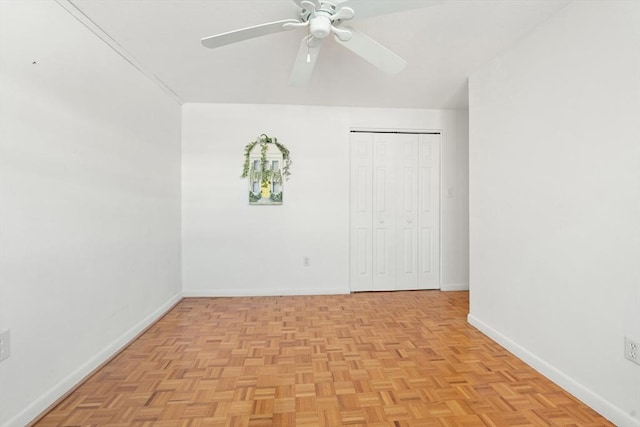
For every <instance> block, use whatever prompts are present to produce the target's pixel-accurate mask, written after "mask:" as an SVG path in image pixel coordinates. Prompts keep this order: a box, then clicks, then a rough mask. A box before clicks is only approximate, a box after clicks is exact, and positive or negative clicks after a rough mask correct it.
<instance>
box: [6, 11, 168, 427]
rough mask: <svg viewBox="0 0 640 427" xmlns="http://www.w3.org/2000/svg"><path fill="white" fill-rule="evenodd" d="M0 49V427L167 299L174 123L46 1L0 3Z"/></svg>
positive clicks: (46, 398) (28, 410)
mask: <svg viewBox="0 0 640 427" xmlns="http://www.w3.org/2000/svg"><path fill="white" fill-rule="evenodd" d="M0 52H1V53H0V60H1V74H0V79H1V80H0V116H1V120H0V144H1V157H0V166H1V168H0V169H1V199H0V220H1V221H0V234H1V235H2V240H1V247H0V264H1V268H0V329H1V330H5V329H10V331H11V356H10V357H9V359H7V360H5V361H3V362H2V363H0V424H1V425H7V426H10V425H11V426H13V425H15V426H22V425H25V424H26V423H27V422H28V421H29V420H30V419H31V418H32V417H34V416H36V415H37V414H38V413H39V412H40V411H42V410H43V409H45V408H46V407H47V406H48V405H49V404H51V403H52V402H53V401H54V400H55V399H56V398H58V397H59V396H60V395H61V394H62V393H64V392H65V391H67V390H68V389H69V388H70V387H71V386H73V385H74V384H75V382H77V381H78V380H80V379H81V378H82V377H83V376H84V375H86V374H87V373H88V372H90V370H91V369H92V368H94V367H95V366H97V364H99V363H100V362H102V361H103V360H104V359H105V358H106V357H108V356H109V355H110V354H111V353H112V352H113V351H115V350H117V349H119V348H120V346H122V345H123V344H125V343H126V341H127V339H129V338H131V337H132V336H134V335H135V333H136V332H137V331H139V330H140V329H141V328H143V327H144V326H145V325H146V324H147V323H148V322H149V321H151V320H153V319H155V317H156V316H157V315H158V314H159V313H161V312H162V311H163V310H164V309H166V308H167V307H169V306H170V305H171V303H172V302H173V301H175V300H176V296H177V295H178V294H179V292H180V289H181V284H180V279H181V277H180V120H181V117H180V105H178V104H177V103H176V102H175V101H173V100H170V99H169V98H168V97H167V96H166V95H165V94H164V93H163V92H162V91H161V90H160V89H158V88H157V87H155V86H154V84H152V83H151V82H150V81H148V80H147V79H146V78H145V77H144V76H143V75H142V74H140V73H139V72H138V71H137V70H135V69H134V68H133V67H132V66H131V65H130V64H129V63H127V62H126V61H124V60H123V59H122V58H120V57H119V56H118V55H117V54H116V53H115V52H114V51H113V50H111V48H109V47H108V46H107V45H105V44H104V43H103V42H101V41H100V40H99V39H98V38H97V37H96V36H94V35H93V34H92V33H91V32H89V31H88V30H87V29H86V28H85V27H84V26H82V24H80V23H79V22H78V21H77V20H76V19H75V18H74V17H72V16H71V15H69V14H68V12H66V11H65V10H64V9H63V8H62V7H60V6H59V5H58V4H56V3H55V2H53V1H38V2H35V1H29V2H26V1H2V2H0ZM33 61H36V62H37V64H32V62H33Z"/></svg>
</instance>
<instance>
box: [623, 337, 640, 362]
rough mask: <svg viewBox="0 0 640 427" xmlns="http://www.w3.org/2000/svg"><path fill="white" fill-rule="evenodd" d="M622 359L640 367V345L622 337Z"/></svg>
mask: <svg viewBox="0 0 640 427" xmlns="http://www.w3.org/2000/svg"><path fill="white" fill-rule="evenodd" d="M624 357H626V358H627V359H629V360H631V361H632V362H633V363H637V364H638V365H640V344H639V343H638V341H634V340H632V339H631V338H629V337H624Z"/></svg>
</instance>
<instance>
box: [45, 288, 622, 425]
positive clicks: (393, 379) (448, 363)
mask: <svg viewBox="0 0 640 427" xmlns="http://www.w3.org/2000/svg"><path fill="white" fill-rule="evenodd" d="M467 312H468V293H467V292H446V293H445V292H439V291H413V292H390V293H387V292H385V293H359V294H352V295H335V296H293V297H291V296H287V297H256V298H189V299H185V300H183V301H181V302H180V303H179V304H178V305H177V306H176V307H175V308H174V309H173V310H171V311H170V312H169V313H168V314H167V315H166V316H164V317H163V318H162V319H160V320H159V321H158V322H157V323H156V324H154V325H153V326H152V327H151V328H150V329H149V330H148V331H147V332H145V333H144V334H143V335H142V336H141V337H139V338H138V339H137V340H136V341H134V342H133V343H131V345H129V346H128V347H127V348H126V349H125V350H124V351H122V352H121V353H120V354H119V355H117V356H116V357H115V358H114V359H113V360H112V361H110V362H109V363H108V364H106V365H105V366H104V367H103V368H101V369H100V370H99V371H97V372H96V373H95V374H94V375H93V376H91V377H90V378H89V379H87V380H86V381H85V382H84V383H83V384H82V385H81V386H79V387H78V388H77V389H76V390H75V391H74V392H73V393H71V394H70V395H69V396H68V397H67V398H66V399H65V400H63V401H62V402H60V403H59V404H58V405H57V406H56V407H55V408H54V409H52V410H51V411H50V412H49V413H47V414H46V415H44V416H43V417H42V418H41V419H40V420H39V421H38V422H37V423H36V425H38V426H84V425H101V426H102V425H104V426H114V427H117V426H154V427H155V426H157V427H165V426H166V427H169V426H256V427H257V426H331V427H333V426H365V425H366V426H373V427H377V426H380V427H382V426H445V427H449V426H469V427H470V426H492V427H497V426H610V425H612V424H610V423H608V422H607V421H606V420H605V419H604V418H602V417H601V416H600V415H598V414H597V413H595V412H594V411H593V410H591V409H590V408H588V407H586V406H585V405H584V404H582V403H581V402H579V401H577V400H576V399H574V398H573V397H571V396H570V395H568V394H567V393H566V392H564V391H562V390H561V389H560V388H559V387H558V386H556V385H554V384H553V383H551V382H550V381H549V380H547V379H546V378H544V377H543V376H541V375H540V374H538V373H536V372H535V371H534V370H533V369H532V368H530V367H529V366H527V365H526V364H525V363H524V362H522V361H521V360H519V359H517V358H516V357H514V356H513V355H511V354H510V353H509V352H507V351H506V350H504V349H503V348H502V347H500V346H499V345H497V344H496V343H494V342H493V341H491V340H490V339H488V338H487V337H486V336H484V335H483V334H482V333H480V332H479V331H477V330H476V329H474V328H473V327H471V326H470V325H468V324H467V322H466V315H467Z"/></svg>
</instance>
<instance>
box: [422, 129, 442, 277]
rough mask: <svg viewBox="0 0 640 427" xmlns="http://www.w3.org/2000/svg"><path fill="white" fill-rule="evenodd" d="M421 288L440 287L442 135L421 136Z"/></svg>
mask: <svg viewBox="0 0 640 427" xmlns="http://www.w3.org/2000/svg"><path fill="white" fill-rule="evenodd" d="M419 147H420V149H419V155H418V157H419V164H420V168H419V173H418V182H419V183H418V187H419V205H420V209H419V213H418V223H419V232H418V235H419V248H418V252H419V254H420V255H419V271H420V273H419V278H418V283H419V288H420V289H439V288H440V135H420V144H419Z"/></svg>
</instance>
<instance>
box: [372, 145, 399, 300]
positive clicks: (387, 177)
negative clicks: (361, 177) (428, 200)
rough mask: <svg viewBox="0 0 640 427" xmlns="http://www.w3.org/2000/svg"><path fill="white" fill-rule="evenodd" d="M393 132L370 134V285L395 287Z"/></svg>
mask: <svg viewBox="0 0 640 427" xmlns="http://www.w3.org/2000/svg"><path fill="white" fill-rule="evenodd" d="M396 151H397V148H396V144H395V135H393V134H374V135H373V170H374V172H373V189H374V190H373V206H374V211H373V233H374V235H375V238H374V240H373V254H374V256H373V258H374V263H375V267H374V275H373V289H374V290H379V291H386V290H394V289H396V283H395V282H396V260H395V257H396V225H395V216H396V186H397V176H396V169H397V167H396V159H397V154H396Z"/></svg>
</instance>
